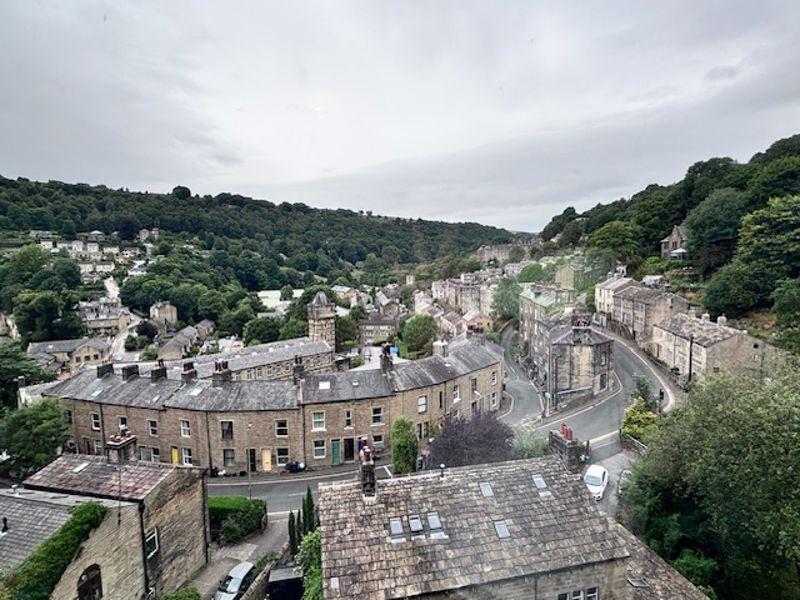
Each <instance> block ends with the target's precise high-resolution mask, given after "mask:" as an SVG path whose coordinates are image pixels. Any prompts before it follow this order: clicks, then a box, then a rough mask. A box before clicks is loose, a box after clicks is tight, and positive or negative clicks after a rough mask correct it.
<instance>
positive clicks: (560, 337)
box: [550, 325, 613, 346]
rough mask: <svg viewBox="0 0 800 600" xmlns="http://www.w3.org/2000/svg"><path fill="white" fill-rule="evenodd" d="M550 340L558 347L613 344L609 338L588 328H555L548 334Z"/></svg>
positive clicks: (570, 326) (568, 326)
mask: <svg viewBox="0 0 800 600" xmlns="http://www.w3.org/2000/svg"><path fill="white" fill-rule="evenodd" d="M550 340H551V342H552V343H553V344H556V345H559V346H596V345H598V344H605V343H608V342H613V340H612V339H611V338H610V337H608V336H607V335H603V334H602V333H600V332H599V331H595V330H594V329H591V328H588V327H572V325H566V326H563V327H558V328H556V329H555V330H554V331H553V332H552V333H551V334H550Z"/></svg>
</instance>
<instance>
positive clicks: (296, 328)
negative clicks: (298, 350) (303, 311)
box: [280, 318, 308, 340]
mask: <svg viewBox="0 0 800 600" xmlns="http://www.w3.org/2000/svg"><path fill="white" fill-rule="evenodd" d="M307 333H308V323H306V322H305V321H301V320H300V319H292V318H290V319H286V320H285V321H284V322H283V325H281V335H280V339H282V340H291V339H294V338H298V337H302V336H304V335H306V334H307Z"/></svg>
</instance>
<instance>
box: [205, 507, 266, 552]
mask: <svg viewBox="0 0 800 600" xmlns="http://www.w3.org/2000/svg"><path fill="white" fill-rule="evenodd" d="M266 512H267V504H266V502H264V501H263V500H250V499H248V498H245V497H244V496H211V497H210V498H209V499H208V518H209V521H210V523H211V532H212V535H214V536H216V537H217V538H218V539H219V541H220V543H222V544H233V543H235V542H238V541H239V540H241V539H242V538H245V537H247V536H248V535H250V534H251V533H253V532H254V531H256V530H259V529H261V520H262V519H263V518H264V514H265V513H266Z"/></svg>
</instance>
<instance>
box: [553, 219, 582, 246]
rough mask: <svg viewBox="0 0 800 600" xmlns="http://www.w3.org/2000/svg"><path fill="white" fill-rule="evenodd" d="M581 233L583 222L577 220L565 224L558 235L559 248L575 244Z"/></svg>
mask: <svg viewBox="0 0 800 600" xmlns="http://www.w3.org/2000/svg"><path fill="white" fill-rule="evenodd" d="M582 235H583V223H582V222H581V221H579V220H577V219H576V220H575V221H570V222H569V223H567V224H566V226H565V227H564V229H563V231H562V232H561V235H560V236H558V246H559V248H567V247H571V246H575V245H576V244H577V243H578V242H579V241H580V240H581V236H582Z"/></svg>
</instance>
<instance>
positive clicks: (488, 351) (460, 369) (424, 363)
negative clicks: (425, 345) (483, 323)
mask: <svg viewBox="0 0 800 600" xmlns="http://www.w3.org/2000/svg"><path fill="white" fill-rule="evenodd" d="M498 348H499V347H498V346H496V345H495V344H492V343H490V342H485V344H479V343H475V342H469V341H466V340H464V339H463V338H462V339H459V340H456V341H455V342H453V344H451V345H450V347H449V349H448V354H447V356H444V357H443V356H429V357H427V358H422V359H420V360H415V361H410V362H406V363H401V364H398V365H395V366H394V368H393V369H392V370H391V372H390V373H391V375H390V376H391V380H392V388H393V389H394V390H395V391H398V392H402V391H406V390H413V389H415V388H419V387H426V386H429V385H437V384H440V383H444V382H445V381H448V380H450V379H453V378H455V377H458V376H461V375H466V374H467V373H472V372H473V371H477V370H479V369H483V368H485V367H488V366H490V365H493V364H497V363H499V362H500V361H501V360H502V358H501V356H502V350H498Z"/></svg>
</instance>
